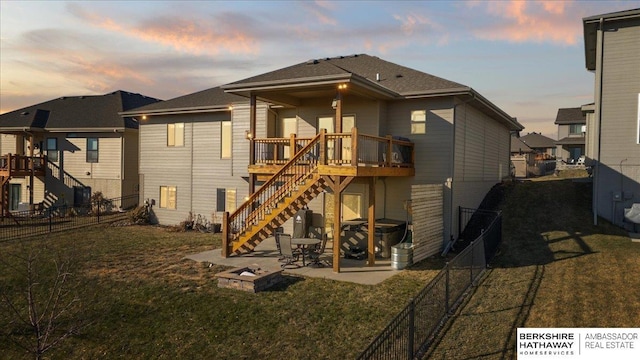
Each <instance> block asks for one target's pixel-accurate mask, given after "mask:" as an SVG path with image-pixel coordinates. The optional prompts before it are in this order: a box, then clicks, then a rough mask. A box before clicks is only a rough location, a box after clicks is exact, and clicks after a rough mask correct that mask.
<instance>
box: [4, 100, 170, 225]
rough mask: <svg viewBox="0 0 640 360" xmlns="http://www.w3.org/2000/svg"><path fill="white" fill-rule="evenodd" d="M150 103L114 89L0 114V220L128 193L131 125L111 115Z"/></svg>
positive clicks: (133, 189) (133, 179) (131, 185)
mask: <svg viewBox="0 0 640 360" xmlns="http://www.w3.org/2000/svg"><path fill="white" fill-rule="evenodd" d="M157 101H159V100H158V99H154V98H150V97H147V96H143V95H140V94H133V93H129V92H126V91H115V92H111V93H108V94H105V95H98V96H64V97H60V98H57V99H53V100H49V101H46V102H43V103H39V104H35V105H31V106H27V107H25V108H22V109H18V110H14V111H11V112H8V113H4V114H2V115H0V154H2V155H1V157H0V179H1V181H2V216H3V217H4V216H5V215H9V214H10V212H11V211H17V210H29V209H33V208H36V207H44V208H46V207H49V206H53V205H64V204H66V205H78V204H81V203H85V202H86V201H88V199H89V198H90V196H91V194H92V193H93V192H96V191H100V192H102V193H103V195H104V197H105V198H116V197H123V196H127V195H132V194H136V193H137V192H138V124H137V122H135V121H134V120H133V119H132V118H129V117H124V118H123V117H121V116H119V115H118V113H119V112H122V111H124V110H129V109H132V108H136V107H140V106H143V105H146V104H150V103H154V102H157ZM136 201H137V200H136ZM36 205H37V206H36Z"/></svg>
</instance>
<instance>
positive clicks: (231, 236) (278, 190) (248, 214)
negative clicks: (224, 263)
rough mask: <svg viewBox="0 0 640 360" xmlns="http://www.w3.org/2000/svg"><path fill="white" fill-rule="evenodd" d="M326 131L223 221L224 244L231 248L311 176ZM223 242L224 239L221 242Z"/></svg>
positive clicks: (297, 153) (317, 136)
mask: <svg viewBox="0 0 640 360" xmlns="http://www.w3.org/2000/svg"><path fill="white" fill-rule="evenodd" d="M324 135H325V131H324V130H323V131H321V132H320V133H319V134H318V135H316V136H315V137H314V138H313V139H312V140H311V141H310V142H309V143H308V144H307V145H306V146H304V147H303V148H302V149H300V151H298V152H296V153H295V155H294V156H293V157H292V158H291V159H290V160H289V161H288V162H287V163H286V164H285V165H284V166H283V167H282V168H281V169H280V170H278V171H277V172H276V173H275V174H274V175H273V176H272V177H271V178H269V180H267V182H265V183H264V184H263V185H262V186H261V187H260V188H259V189H258V190H257V191H256V192H255V193H253V194H252V195H251V196H250V197H249V199H248V200H247V201H245V202H244V203H243V204H242V205H240V207H238V209H236V211H234V212H233V213H232V214H230V215H229V216H228V218H227V219H224V220H223V222H224V223H225V224H223V226H225V225H226V227H225V229H226V231H223V236H225V235H226V236H227V242H226V243H223V244H224V245H225V246H227V247H230V246H231V244H232V242H233V241H235V240H237V239H238V238H239V237H240V236H241V235H242V234H243V233H244V232H245V231H247V229H248V228H249V227H251V226H254V225H256V224H257V223H258V222H259V221H261V220H263V219H264V218H265V217H266V215H267V214H268V212H269V211H270V210H273V209H274V208H276V207H277V205H278V203H279V202H280V201H282V200H283V199H284V198H286V197H287V196H290V195H291V194H293V193H294V192H295V190H296V187H297V186H298V185H299V184H300V183H301V182H302V181H304V180H305V179H307V178H309V176H310V175H311V174H312V173H313V171H314V170H315V169H316V168H317V165H318V161H319V158H320V148H321V139H323V138H324ZM223 240H224V239H223Z"/></svg>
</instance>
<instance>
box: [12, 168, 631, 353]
mask: <svg viewBox="0 0 640 360" xmlns="http://www.w3.org/2000/svg"><path fill="white" fill-rule="evenodd" d="M549 179H555V178H554V177H551V178H547V179H543V180H549ZM505 193H506V200H505V201H504V202H503V203H502V204H501V208H502V209H503V210H504V220H503V221H504V222H503V224H504V244H503V246H502V249H501V251H500V253H499V254H498V256H497V258H496V261H495V263H494V265H493V267H492V268H491V269H490V270H489V272H488V273H487V274H486V276H485V277H484V281H483V282H481V283H480V286H479V287H478V288H477V290H476V291H475V293H474V294H473V296H472V297H470V298H469V299H468V300H467V301H466V303H465V305H464V306H462V307H461V308H460V310H459V312H458V313H457V314H456V316H455V317H454V319H453V321H451V322H450V323H449V324H448V325H447V327H446V328H445V329H444V331H443V332H442V336H441V337H440V338H439V339H438V341H437V343H436V344H435V346H434V347H433V351H432V352H431V356H432V358H435V359H475V358H496V359H498V358H501V359H502V358H512V357H514V352H513V350H514V347H515V331H516V328H517V327H522V326H527V327H560V326H562V327H584V326H603V327H606V326H616V327H621V326H629V327H637V326H640V299H639V296H638V289H640V277H639V276H638V274H640V244H639V243H631V241H630V240H629V238H628V237H626V233H624V232H623V231H621V230H620V229H618V228H616V227H614V226H611V225H609V224H606V223H605V222H601V224H600V225H599V226H593V225H591V219H592V218H591V214H590V211H589V204H590V184H584V183H573V182H571V180H562V179H560V180H559V181H537V182H527V183H517V184H513V185H508V186H507V187H506V190H505ZM219 246H220V239H219V238H218V237H215V236H213V235H207V234H201V233H195V232H191V233H181V232H169V231H167V230H166V229H163V228H158V227H140V226H134V227H108V226H100V227H95V228H86V229H80V230H76V231H70V232H65V233H59V234H52V235H50V236H47V237H43V238H39V239H33V240H30V241H25V240H22V241H13V242H6V243H0V291H2V293H0V295H1V294H6V295H7V296H8V297H9V298H11V299H13V300H16V299H21V298H24V294H26V287H25V284H26V282H25V280H24V275H25V270H24V261H21V260H19V259H18V258H17V257H15V256H14V254H20V255H24V254H28V253H38V254H39V255H38V261H37V262H36V263H35V264H36V270H38V275H39V281H38V283H39V284H38V285H36V286H35V287H34V289H36V290H38V289H40V290H41V289H46V288H47V281H48V279H50V278H51V275H52V274H55V272H54V271H53V264H54V263H53V260H55V259H58V261H59V263H60V262H61V261H64V259H65V258H67V259H70V260H71V268H70V270H71V273H72V275H73V276H72V277H71V279H72V280H73V282H71V283H70V285H73V286H74V287H73V288H70V289H71V290H72V291H73V292H72V293H73V294H76V295H77V296H78V298H79V299H80V301H79V302H78V303H74V306H73V307H71V308H70V309H69V311H68V312H67V313H65V314H63V316H61V318H60V323H62V324H67V325H68V324H74V323H78V322H80V321H82V322H83V323H84V322H86V324H87V325H86V326H85V327H84V328H82V329H81V330H80V331H79V332H78V333H77V334H75V335H74V336H71V337H69V338H67V339H66V340H64V341H63V342H61V343H60V344H59V345H58V346H57V347H55V348H54V349H52V350H51V351H50V352H47V353H46V354H45V355H46V356H45V357H47V358H52V359H100V358H103V359H112V358H127V359H130V358H149V359H158V358H159V359H168V358H170V359H182V358H202V357H205V356H208V357H210V358H212V359H281V358H287V357H288V358H294V359H319V358H322V359H353V358H355V357H357V356H358V355H359V354H360V352H361V351H362V350H363V349H364V348H365V347H366V346H367V345H368V344H369V342H370V341H371V340H372V339H373V337H375V336H376V335H377V334H378V332H379V331H380V330H381V329H382V328H384V327H385V326H386V324H387V323H388V322H389V320H390V319H391V318H393V317H394V316H395V314H396V313H397V312H398V311H399V310H400V309H402V308H403V307H404V306H405V305H406V304H407V302H408V301H409V299H410V298H411V297H413V296H414V295H415V294H416V293H417V292H418V291H419V290H420V289H421V288H422V287H423V286H424V285H425V284H426V283H428V281H429V280H430V279H431V278H433V276H435V274H436V273H437V272H438V270H439V269H440V268H441V267H442V265H443V261H442V260H439V259H438V260H429V261H427V262H423V263H420V264H417V265H416V266H413V267H412V268H411V270H409V271H404V272H402V273H401V274H399V275H396V276H394V277H392V278H391V279H389V280H387V281H385V282H383V283H382V284H379V285H376V286H367V285H357V284H352V283H345V282H336V281H331V280H324V279H313V278H303V277H293V276H287V278H286V281H285V282H284V283H282V284H280V285H278V286H277V287H275V288H273V289H272V290H271V291H266V292H261V293H257V294H250V293H245V292H240V291H236V290H231V289H220V288H218V287H217V283H216V280H215V277H214V274H215V273H217V272H219V271H222V270H224V269H223V268H221V267H218V266H212V267H208V266H205V265H204V264H199V263H196V262H193V261H190V260H186V259H184V256H185V255H186V254H191V253H196V252H200V251H203V250H208V249H211V248H214V247H216V248H218V247H219ZM16 301H17V300H16ZM9 314H10V313H9V312H8V311H7V309H6V307H0V331H2V332H3V334H4V335H10V336H2V337H0V349H2V352H1V353H2V355H0V357H2V358H9V359H20V358H32V356H30V355H29V354H28V353H27V352H26V351H24V350H22V349H20V348H19V347H17V346H15V345H14V344H13V343H12V342H11V341H10V339H11V338H13V339H17V340H20V341H22V342H24V341H26V340H29V339H32V337H30V336H29V332H28V331H27V330H26V328H25V326H23V325H19V324H14V323H12V322H11V321H12V320H14V319H15V318H14V317H11V316H9Z"/></svg>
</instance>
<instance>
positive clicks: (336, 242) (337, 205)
mask: <svg viewBox="0 0 640 360" xmlns="http://www.w3.org/2000/svg"><path fill="white" fill-rule="evenodd" d="M353 179H355V177H353V176H340V175H330V176H325V177H324V181H325V183H327V186H328V187H329V188H330V189H332V190H333V271H334V272H337V273H339V272H340V247H341V246H342V244H341V240H340V232H341V230H342V223H341V222H340V218H341V217H342V192H343V191H344V189H346V188H347V186H349V184H350V183H351V182H352V181H353Z"/></svg>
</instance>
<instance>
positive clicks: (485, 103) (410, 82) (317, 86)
mask: <svg viewBox="0 0 640 360" xmlns="http://www.w3.org/2000/svg"><path fill="white" fill-rule="evenodd" d="M341 83H349V84H350V89H352V91H357V92H358V93H359V94H362V95H364V96H370V97H372V98H378V99H386V100H395V99H398V100H400V99H410V98H425V97H436V96H438V97H439V96H466V97H470V98H471V100H470V101H473V102H474V103H475V104H476V105H477V106H479V108H480V109H481V111H483V112H485V113H486V114H488V115H490V116H492V117H494V118H495V119H496V120H498V121H501V122H503V123H505V124H507V126H508V127H509V128H510V129H511V130H522V129H523V126H522V125H521V124H520V123H518V121H517V120H516V119H515V118H513V117H511V116H510V115H509V114H507V113H506V112H504V111H503V110H502V109H500V108H499V107H497V106H496V105H495V104H493V103H491V102H490V101H489V100H487V99H486V98H484V97H483V96H482V95H480V94H479V93H478V92H476V91H475V90H473V89H472V88H470V87H468V86H465V85H462V84H459V83H457V82H454V81H449V80H446V79H443V78H440V77H437V76H434V75H431V74H427V73H424V72H422V71H418V70H414V69H411V68H408V67H405V66H401V65H398V64H394V63H392V62H389V61H385V60H382V59H380V58H378V57H375V56H370V55H367V54H357V55H349V56H338V57H332V58H322V59H313V60H309V61H306V62H303V63H299V64H296V65H292V66H289V67H285V68H282V69H279V70H275V71H271V72H267V73H264V74H260V75H256V76H253V77H250V78H247V79H244V80H239V81H236V82H232V83H230V84H227V85H223V86H221V87H222V89H224V90H225V91H227V92H230V93H233V94H237V95H241V96H245V97H249V96H250V95H252V94H253V95H255V96H256V98H258V99H260V100H263V101H267V102H269V101H276V102H278V101H281V103H280V104H281V105H289V106H292V105H293V106H295V103H294V102H292V103H287V101H289V100H295V98H296V97H304V96H306V95H308V94H311V93H319V92H322V91H324V92H325V93H331V91H335V86H336V85H338V84H341ZM355 89H357V90H355ZM274 94H279V95H285V97H284V98H283V97H278V95H274Z"/></svg>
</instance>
